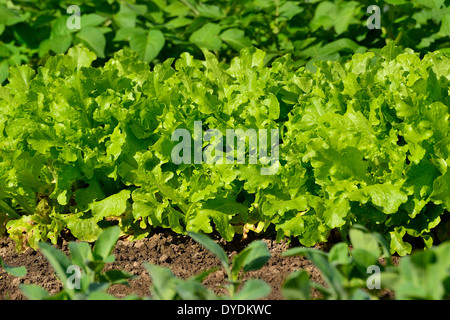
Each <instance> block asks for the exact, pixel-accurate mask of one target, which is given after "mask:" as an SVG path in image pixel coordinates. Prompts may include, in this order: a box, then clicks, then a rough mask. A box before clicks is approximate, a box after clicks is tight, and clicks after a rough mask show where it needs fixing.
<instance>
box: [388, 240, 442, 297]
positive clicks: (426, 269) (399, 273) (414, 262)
mask: <svg viewBox="0 0 450 320" xmlns="http://www.w3.org/2000/svg"><path fill="white" fill-rule="evenodd" d="M381 281H382V284H383V286H384V287H386V288H388V289H390V290H392V291H393V292H395V298H396V299H398V300H449V299H450V243H449V242H448V241H447V242H444V243H441V244H439V245H438V246H435V247H433V248H431V249H429V250H426V251H422V252H414V253H413V254H411V255H409V256H406V257H404V258H402V259H401V261H400V263H399V265H398V267H397V268H393V267H391V268H388V269H387V270H386V271H385V272H383V273H382V274H381Z"/></svg>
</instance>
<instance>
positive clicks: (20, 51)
mask: <svg viewBox="0 0 450 320" xmlns="http://www.w3.org/2000/svg"><path fill="white" fill-rule="evenodd" d="M71 5H76V6H78V7H79V8H80V14H81V25H80V29H69V28H67V20H68V19H69V17H70V16H71V13H67V8H68V7H69V6H71ZM370 5H378V6H379V7H380V9H381V12H380V15H381V17H380V18H381V28H380V29H379V30H377V29H375V30H370V29H368V28H367V19H368V18H369V15H370V14H368V13H367V12H366V10H367V8H368V7H369V6H370ZM449 10H450V8H449V1H448V0H447V1H445V0H439V1H432V0H429V1H424V0H413V1H403V0H396V1H393V0H391V1H381V0H375V1H369V0H359V1H343V0H333V1H318V0H244V1H236V0H221V1H212V0H199V1H197V0H157V1H145V0H109V1H106V0H101V1H95V2H94V1H92V0H64V1H54V0H44V1H26V0H18V1H14V2H13V1H9V0H0V36H1V37H2V38H1V40H0V59H2V60H0V83H2V82H3V81H4V80H5V79H6V78H7V71H8V67H9V66H10V65H16V64H22V63H32V64H37V65H39V64H41V59H45V58H46V57H47V56H48V55H49V54H50V55H52V54H55V53H56V54H59V53H65V52H67V50H68V49H69V48H70V47H71V46H75V45H77V44H79V43H83V44H84V45H85V46H87V47H89V48H90V49H91V50H93V51H94V52H95V53H96V54H97V56H98V57H101V58H105V59H108V58H110V57H111V56H112V55H113V53H114V52H116V51H118V50H119V49H121V48H124V47H129V48H131V49H132V50H134V51H135V52H137V53H138V54H139V57H140V59H142V61H145V62H154V63H158V62H162V61H165V60H166V59H167V58H177V57H179V56H180V54H181V53H182V52H190V53H191V54H193V55H194V56H195V57H196V58H200V57H201V56H202V52H201V49H202V48H205V49H208V50H210V51H215V52H216V53H217V54H218V55H219V56H220V57H221V59H224V60H226V61H230V60H231V58H232V57H234V56H236V55H237V53H238V52H239V50H241V49H242V48H244V47H249V46H256V47H258V48H260V49H263V50H264V51H266V52H267V53H268V55H267V61H269V60H271V59H272V58H275V57H280V56H282V55H284V54H286V53H291V54H292V56H293V57H294V58H295V61H296V63H297V66H301V65H305V64H307V66H308V68H309V69H314V66H313V64H312V63H313V62H314V61H315V60H336V59H338V58H340V57H343V56H345V57H346V56H349V55H351V54H353V53H355V52H363V51H366V50H368V49H376V48H382V47H384V46H385V45H386V44H387V43H388V42H391V41H392V42H395V43H396V44H397V45H399V46H403V47H410V48H413V49H414V50H416V51H420V52H422V53H426V52H429V51H435V50H437V49H440V50H443V51H446V52H448V51H449V43H450V42H449V38H448V37H449V35H450V27H449V25H450V23H449V18H448V16H450V14H449Z"/></svg>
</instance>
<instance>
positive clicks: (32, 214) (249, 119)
mask: <svg viewBox="0 0 450 320" xmlns="http://www.w3.org/2000/svg"><path fill="white" fill-rule="evenodd" d="M203 54H204V58H203V59H195V58H194V57H193V56H192V55H190V54H189V53H184V54H182V55H181V56H180V58H179V59H176V60H175V59H168V60H166V61H165V62H163V63H161V64H158V65H156V66H155V67H154V68H151V67H150V66H149V65H148V64H147V63H145V62H142V61H140V60H139V59H138V56H137V54H136V53H133V52H131V51H129V50H127V49H125V50H121V51H119V52H118V53H116V54H115V55H114V57H113V58H112V59H111V60H109V61H108V62H107V63H106V64H105V65H104V66H99V67H97V66H95V65H93V64H94V63H95V61H96V55H95V53H94V52H92V51H90V50H88V49H86V48H84V47H83V46H76V47H74V48H71V49H70V50H69V52H68V53H67V54H65V55H57V56H54V57H50V58H49V59H48V60H47V62H46V64H45V65H44V66H41V67H39V68H37V69H33V68H31V67H29V66H26V65H23V66H17V67H13V68H11V69H10V77H9V83H8V84H7V85H5V86H2V87H0V110H1V111H0V134H1V136H0V232H1V233H2V234H5V233H6V232H7V233H8V235H9V236H10V237H11V238H12V239H14V240H15V241H16V243H17V249H18V250H21V249H23V248H24V247H26V246H31V247H33V248H37V245H38V242H40V241H47V240H51V241H52V242H53V243H56V241H57V239H58V237H59V235H60V234H61V232H62V231H63V230H65V229H68V230H70V232H71V233H72V234H73V235H74V236H75V237H77V238H78V239H80V240H86V241H94V240H96V239H97V237H98V236H99V235H100V234H101V232H102V230H103V229H104V228H105V227H107V226H109V225H112V224H117V225H118V226H119V227H120V228H121V230H122V232H123V233H124V234H127V235H130V236H131V237H132V238H135V239H136V238H142V237H145V236H146V235H148V234H149V232H151V230H153V229H154V228H157V227H161V228H169V229H171V230H173V231H175V232H177V233H184V232H185V231H191V232H200V233H207V234H208V233H212V232H213V231H217V232H218V233H219V234H220V236H221V237H223V238H224V239H225V240H227V241H229V240H231V239H233V238H234V237H235V235H236V233H239V234H244V235H245V234H246V233H248V232H262V231H266V232H271V231H274V232H276V234H277V238H278V239H283V238H285V237H296V238H298V239H299V241H300V243H301V244H303V245H305V246H313V245H314V244H316V243H319V242H325V241H327V239H328V237H329V235H330V232H331V231H332V230H338V231H339V232H340V233H341V234H342V235H343V236H345V235H346V234H348V232H349V229H350V227H351V226H352V225H354V224H362V225H365V226H366V227H367V228H369V229H370V230H373V231H377V232H379V233H380V234H382V236H383V237H384V238H385V239H386V240H387V241H388V243H389V244H390V250H391V253H398V254H400V255H405V254H408V253H410V252H411V250H412V246H413V245H416V246H417V245H419V246H422V245H423V246H424V247H431V246H432V245H433V244H435V243H438V242H441V241H445V240H447V239H448V230H449V223H448V208H449V205H450V193H449V190H450V188H449V181H450V177H449V172H448V163H449V148H450V147H449V146H450V141H449V139H450V138H449V106H450V97H449V87H450V86H449V82H450V60H449V58H448V57H446V56H445V55H444V54H443V53H441V52H433V53H428V54H426V55H425V56H424V57H421V56H420V55H419V54H418V53H415V52H414V51H412V50H410V49H406V50H403V49H399V48H398V47H396V46H394V44H393V43H391V44H390V45H388V46H386V47H385V48H383V49H382V50H381V51H380V52H379V53H374V52H366V53H362V54H354V55H353V56H352V58H351V59H349V60H347V61H343V62H335V61H317V62H316V67H317V71H316V72H315V73H314V72H311V71H308V70H306V69H305V68H304V67H301V68H297V66H296V64H295V62H294V61H293V60H292V59H291V57H290V56H289V55H286V56H283V57H280V58H278V59H276V60H275V61H274V62H273V63H272V64H271V65H270V66H266V65H265V58H266V53H265V52H264V51H261V50H258V49H254V48H245V49H243V50H241V52H240V54H239V56H237V57H235V58H234V59H232V60H231V62H230V63H229V64H225V63H221V62H219V61H218V60H217V58H216V56H215V55H214V54H212V53H211V52H209V51H207V50H204V51H203ZM198 122H201V124H202V130H203V132H206V131H207V130H208V129H215V130H218V131H219V132H221V133H222V135H223V136H224V137H225V136H226V132H227V130H229V129H232V130H235V131H237V130H242V131H243V132H247V131H248V130H250V129H253V130H255V132H261V131H260V130H267V132H270V131H271V130H277V132H279V143H278V147H279V158H278V161H277V162H276V170H275V172H273V174H269V175H262V174H261V172H262V171H261V169H263V168H266V167H267V166H266V165H265V164H264V163H262V162H261V163H249V154H250V153H251V152H255V150H254V149H255V148H254V147H252V145H251V143H247V144H246V149H245V150H246V153H245V154H246V161H245V163H244V164H237V163H234V164H227V163H223V164H218V163H205V162H202V163H196V161H195V159H194V161H191V162H186V163H181V164H176V163H174V161H173V158H172V154H173V150H174V148H176V146H177V144H178V143H179V142H178V141H173V140H174V139H173V134H174V132H176V131H177V130H181V129H183V130H185V131H186V132H190V133H191V134H194V131H195V130H194V129H195V126H196V123H198ZM213 142H214V141H206V139H203V141H202V144H201V145H196V144H195V143H194V144H193V145H192V149H193V150H194V152H195V148H197V151H200V152H201V151H202V150H206V149H208V147H210V146H211V145H212V144H213ZM216 142H217V141H216ZM259 147H261V144H260V145H259ZM223 148H224V150H225V149H226V150H227V152H229V151H230V150H231V152H232V153H233V152H234V151H237V150H236V145H235V144H234V142H232V143H231V144H229V143H227V144H225V145H223ZM259 151H260V152H261V149H259ZM263 151H266V152H267V151H268V150H263ZM418 240H419V241H418Z"/></svg>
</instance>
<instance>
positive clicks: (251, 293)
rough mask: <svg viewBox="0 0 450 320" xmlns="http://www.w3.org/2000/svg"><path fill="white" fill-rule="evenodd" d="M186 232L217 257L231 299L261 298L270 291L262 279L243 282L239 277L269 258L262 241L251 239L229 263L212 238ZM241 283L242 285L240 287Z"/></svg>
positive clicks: (259, 266) (262, 264)
mask: <svg viewBox="0 0 450 320" xmlns="http://www.w3.org/2000/svg"><path fill="white" fill-rule="evenodd" d="M188 234H189V236H190V237H192V238H193V239H194V240H195V241H197V242H198V243H200V244H201V245H203V246H204V247H205V248H206V249H208V250H209V251H210V252H211V253H213V254H214V255H215V256H216V257H217V258H218V259H219V261H220V263H221V264H222V267H223V268H224V270H225V272H226V274H227V278H228V279H227V281H228V285H226V288H227V290H228V296H229V297H230V298H231V299H240V300H254V299H261V298H264V297H265V296H267V295H268V294H269V293H270V290H271V289H270V287H269V285H268V284H267V283H266V282H264V281H263V280H260V279H250V280H247V281H245V283H244V284H243V281H242V278H241V277H242V276H243V275H244V273H246V272H249V271H252V270H258V269H260V268H261V267H262V266H264V264H266V262H267V261H268V260H269V259H270V252H269V250H268V249H267V246H266V244H265V242H264V241H262V240H258V241H253V242H252V243H251V244H250V245H248V246H247V247H246V248H245V249H243V250H242V251H241V252H239V253H237V254H236V255H235V256H233V258H232V261H231V264H230V261H229V259H228V256H227V255H226V252H225V251H224V250H223V249H222V248H221V247H220V246H219V245H218V244H217V243H216V242H215V241H214V240H212V239H211V238H209V237H208V236H206V235H204V234H201V233H195V232H188ZM242 284H243V286H242V288H240V287H241V285H242ZM238 289H239V290H238Z"/></svg>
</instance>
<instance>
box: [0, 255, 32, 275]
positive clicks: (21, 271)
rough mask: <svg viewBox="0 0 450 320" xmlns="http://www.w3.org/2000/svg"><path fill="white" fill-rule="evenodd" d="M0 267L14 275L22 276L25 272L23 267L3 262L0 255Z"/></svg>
mask: <svg viewBox="0 0 450 320" xmlns="http://www.w3.org/2000/svg"><path fill="white" fill-rule="evenodd" d="M0 267H2V268H3V269H4V270H5V271H6V272H7V273H9V274H10V275H13V276H14V277H24V276H25V275H26V274H27V269H26V268H25V267H11V266H9V265H7V264H6V263H4V262H3V259H2V257H0Z"/></svg>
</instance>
